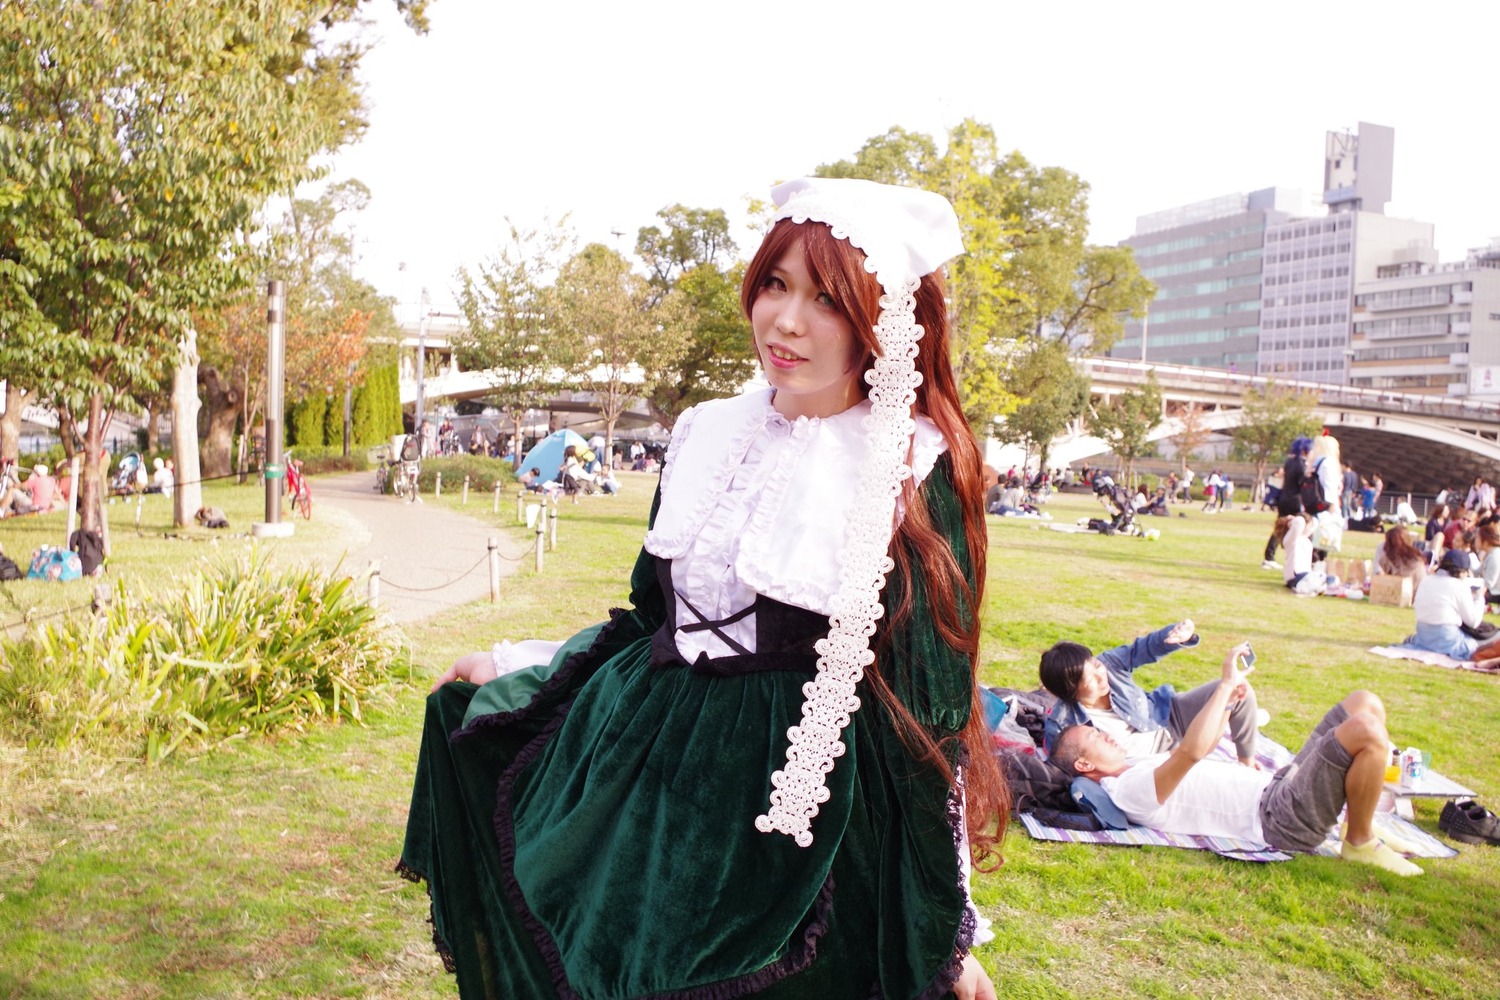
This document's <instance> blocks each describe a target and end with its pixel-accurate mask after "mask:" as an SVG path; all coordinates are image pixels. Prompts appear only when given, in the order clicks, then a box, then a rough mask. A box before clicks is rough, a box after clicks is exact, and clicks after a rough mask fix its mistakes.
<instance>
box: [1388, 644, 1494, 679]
mask: <svg viewBox="0 0 1500 1000" xmlns="http://www.w3.org/2000/svg"><path fill="white" fill-rule="evenodd" d="M1370 652H1372V653H1374V654H1375V655H1376V656H1384V657H1387V658H1388V659H1392V660H1416V661H1417V662H1418V663H1426V664H1428V665H1429V666H1433V667H1447V668H1448V669H1449V670H1472V671H1474V672H1475V673H1478V674H1496V673H1500V670H1497V669H1493V668H1489V667H1481V666H1479V665H1477V664H1476V663H1475V662H1474V661H1473V660H1458V659H1454V658H1453V657H1451V656H1447V655H1445V654H1443V653H1434V652H1433V651H1432V650H1430V649H1418V648H1417V647H1416V646H1371V647H1370Z"/></svg>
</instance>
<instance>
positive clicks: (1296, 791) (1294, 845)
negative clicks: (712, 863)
mask: <svg viewBox="0 0 1500 1000" xmlns="http://www.w3.org/2000/svg"><path fill="white" fill-rule="evenodd" d="M1347 718H1349V712H1348V711H1347V710H1346V709H1345V708H1344V706H1343V705H1335V706H1333V707H1332V708H1331V709H1329V710H1328V714H1327V715H1325V716H1323V721H1322V722H1319V723H1318V727H1317V728H1316V729H1314V730H1313V731H1312V735H1311V736H1309V737H1308V738H1307V742H1306V743H1304V744H1302V749H1301V750H1299V751H1298V752H1297V756H1296V757H1295V758H1293V760H1292V762H1291V763H1290V764H1288V765H1287V766H1286V767H1283V768H1282V769H1281V770H1279V771H1277V772H1276V776H1275V777H1273V778H1272V779H1271V784H1270V785H1268V786H1266V790H1265V791H1264V792H1263V793H1261V797H1260V825H1261V832H1262V833H1263V834H1264V836H1265V840H1266V843H1268V844H1270V845H1271V846H1272V847H1277V848H1280V849H1282V850H1286V851H1312V850H1315V849H1316V848H1317V846H1318V845H1319V844H1321V843H1323V841H1324V839H1325V838H1326V837H1327V836H1328V831H1329V830H1330V829H1332V828H1333V824H1334V823H1336V822H1338V818H1339V811H1340V810H1341V809H1343V808H1344V775H1345V774H1347V773H1348V771H1349V765H1351V764H1353V763H1354V756H1353V755H1352V754H1350V753H1349V751H1348V750H1345V749H1344V746H1343V744H1341V743H1340V742H1339V741H1338V740H1337V739H1336V738H1334V735H1333V730H1334V729H1335V728H1336V727H1337V726H1338V725H1339V724H1340V723H1341V722H1343V721H1344V720H1345V719H1347Z"/></svg>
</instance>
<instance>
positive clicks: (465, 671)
mask: <svg viewBox="0 0 1500 1000" xmlns="http://www.w3.org/2000/svg"><path fill="white" fill-rule="evenodd" d="M494 679H495V661H494V658H493V657H491V656H490V654H489V653H467V654H465V655H463V656H460V657H459V658H458V659H456V660H454V661H453V666H451V667H449V668H448V669H447V670H446V671H445V672H444V673H443V676H441V677H439V678H438V679H437V681H436V682H434V683H433V685H432V690H433V691H436V690H437V689H438V688H440V687H442V686H443V685H444V684H447V683H448V682H449V681H468V682H469V683H470V684H487V683H489V682H490V681H492V680H494ZM429 693H430V692H429Z"/></svg>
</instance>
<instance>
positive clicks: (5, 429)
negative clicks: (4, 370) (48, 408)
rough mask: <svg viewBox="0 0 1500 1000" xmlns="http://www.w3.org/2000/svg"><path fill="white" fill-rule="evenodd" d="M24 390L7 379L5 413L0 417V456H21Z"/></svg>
mask: <svg viewBox="0 0 1500 1000" xmlns="http://www.w3.org/2000/svg"><path fill="white" fill-rule="evenodd" d="M26 395H27V394H26V390H25V389H22V388H21V387H20V386H18V385H16V383H15V382H13V381H9V380H7V381H6V383H5V415H4V416H3V417H0V458H9V459H11V460H15V459H17V458H20V457H21V407H23V406H25V405H26Z"/></svg>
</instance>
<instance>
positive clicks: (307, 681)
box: [0, 554, 398, 763]
mask: <svg viewBox="0 0 1500 1000" xmlns="http://www.w3.org/2000/svg"><path fill="white" fill-rule="evenodd" d="M397 649H398V647H397V641H396V639H395V638H394V636H393V634H392V633H391V632H390V631H389V630H388V628H387V627H386V626H385V625H384V624H383V623H382V622H381V620H380V619H379V618H378V617H377V615H376V612H375V609H374V608H372V607H370V606H369V605H368V604H367V603H366V602H365V601H364V599H363V597H362V596H361V595H359V594H358V593H356V591H355V589H354V581H353V580H352V579H351V578H349V577H342V576H333V575H330V574H326V573H322V572H319V571H317V570H312V569H305V568H295V569H277V568H273V567H271V566H270V565H269V564H268V563H267V562H266V561H265V560H264V559H263V558H259V557H257V556H255V555H254V554H251V555H249V556H246V557H243V558H241V559H239V560H236V561H234V562H232V563H229V564H226V565H222V566H218V567H213V568H209V569H205V570H202V571H200V572H198V573H196V574H193V575H192V576H189V577H188V578H187V580H186V581H185V582H184V583H183V584H182V586H181V587H180V588H177V589H174V590H171V591H169V592H164V593H160V594H155V595H138V594H133V593H132V592H131V590H130V588H129V587H128V586H127V585H126V583H125V582H124V581H121V582H119V583H117V584H116V586H115V588H114V591H113V601H112V603H111V605H110V606H109V608H108V609H107V611H106V612H105V613H104V614H102V615H100V616H98V617H93V618H76V617H75V618H71V619H65V620H63V621H62V622H61V623H54V624H47V625H41V626H38V627H37V628H36V630H35V631H34V632H32V633H31V634H29V635H27V636H25V637H23V638H21V639H19V640H16V641H14V642H6V643H4V644H0V718H4V719H5V726H6V728H7V729H8V730H9V731H10V732H11V733H13V734H14V735H16V736H18V737H19V738H21V739H24V740H25V741H26V742H27V743H29V744H45V745H52V746H56V747H59V748H62V747H73V746H80V747H87V748H90V749H94V750H99V751H104V752H107V753H111V754H116V755H129V756H137V757H143V758H145V759H146V760H147V761H148V762H153V763H154V762H157V761H160V760H162V759H164V758H166V757H168V756H170V755H171V754H173V753H181V752H187V751H199V750H206V749H210V748H213V747H215V746H218V745H221V744H223V743H226V742H229V741H232V740H237V739H243V738H244V737H246V736H249V735H251V734H254V733H269V732H275V731H279V730H287V729H291V730H297V731H301V730H304V729H305V728H306V726H307V725H308V723H310V722H312V721H314V720H317V719H332V720H340V719H349V720H351V721H355V722H358V721H360V719H361V716H362V712H363V706H364V705H365V704H366V703H367V702H369V701H371V700H372V699H377V698H382V697H385V696H386V695H387V693H388V689H389V686H390V683H391V676H390V671H391V667H392V664H393V663H394V661H395V659H396V655H397Z"/></svg>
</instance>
